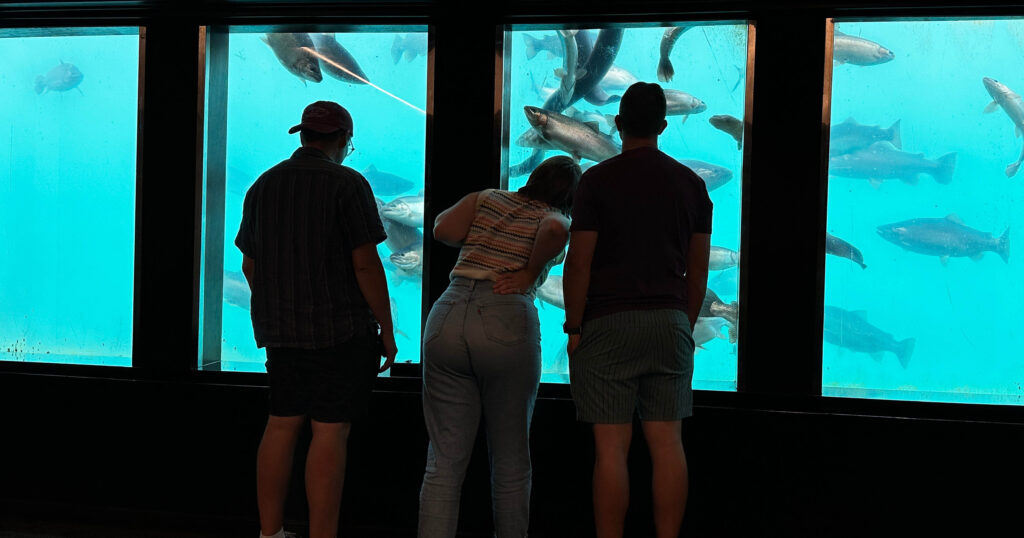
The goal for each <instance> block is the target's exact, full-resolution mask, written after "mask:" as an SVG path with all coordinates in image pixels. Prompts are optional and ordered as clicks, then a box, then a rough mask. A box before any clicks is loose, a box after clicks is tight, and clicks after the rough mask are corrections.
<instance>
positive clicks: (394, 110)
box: [204, 32, 427, 372]
mask: <svg viewBox="0 0 1024 538" xmlns="http://www.w3.org/2000/svg"><path fill="white" fill-rule="evenodd" d="M396 35H399V36H401V39H403V40H404V39H406V38H408V37H409V36H412V35H417V36H420V37H422V38H423V39H424V40H425V37H426V34H425V33H422V32H421V33H405V32H403V33H400V34H394V33H358V34H337V35H336V37H337V40H338V42H339V43H341V45H342V46H343V47H345V49H346V50H347V51H348V52H349V53H351V55H352V56H353V57H354V58H355V60H356V62H357V63H358V64H359V66H360V67H361V68H362V71H363V72H364V73H365V74H366V76H367V78H368V80H369V82H370V83H372V84H373V85H375V86H376V87H373V86H371V85H368V84H353V83H350V82H343V81H341V80H337V79H335V78H332V77H330V76H329V75H327V74H326V73H324V74H323V80H322V81H321V82H319V83H315V82H311V81H306V82H304V81H303V80H301V79H300V78H298V77H297V76H295V75H293V74H292V73H290V72H289V71H287V70H286V69H285V68H284V67H283V66H282V64H281V63H280V62H279V61H278V59H277V57H276V56H275V55H274V52H273V51H272V50H271V49H270V47H269V46H268V45H267V44H265V43H264V42H263V41H262V40H261V38H262V37H263V36H264V34H262V33H233V34H231V35H230V36H229V53H228V99H227V102H228V111H227V114H228V125H227V167H228V169H227V174H226V175H227V185H226V201H225V208H224V223H225V242H224V244H223V245H206V246H205V248H223V249H224V270H225V282H226V284H225V286H226V289H225V303H224V311H223V319H222V323H223V325H222V331H223V333H222V338H223V342H222V344H223V345H222V348H221V363H220V368H221V369H222V370H236V371H259V372H262V371H264V361H265V360H266V356H265V353H264V351H263V350H262V349H258V348H257V347H256V342H255V340H254V339H253V334H252V322H251V320H250V317H249V310H248V307H247V297H244V296H241V297H240V296H239V295H242V291H245V292H247V289H244V290H241V291H240V290H239V289H238V286H235V288H231V286H232V285H234V284H233V283H238V281H239V276H240V275H239V272H240V270H241V265H242V255H241V253H240V252H239V251H238V249H237V248H236V247H235V246H234V238H235V234H236V233H237V232H238V226H239V223H240V222H241V218H242V201H243V199H244V196H245V192H246V191H247V190H248V188H249V186H250V185H251V184H252V183H253V182H254V181H255V180H256V178H257V177H259V175H260V174H261V173H263V172H264V171H265V170H267V169H268V168H270V167H272V166H274V165H275V164H277V163H278V162H280V161H282V160H284V159H286V158H288V157H289V156H290V155H291V153H292V152H293V151H294V150H295V149H296V148H298V147H299V135H298V134H294V135H289V134H288V128H290V127H291V126H292V125H295V124H297V123H298V122H299V119H300V117H301V115H302V110H303V108H305V106H306V105H308V104H309V103H312V102H314V101H318V100H329V101H336V102H338V103H340V104H341V105H342V106H344V107H345V108H346V109H348V111H349V112H350V113H351V114H352V118H353V123H354V131H355V134H354V137H353V145H354V146H355V151H354V152H353V153H352V154H351V155H349V156H348V157H347V158H346V159H345V162H344V164H345V165H346V166H349V167H352V168H354V169H355V170H358V171H361V172H362V171H364V170H366V169H367V168H369V167H370V166H376V167H377V168H378V169H379V170H380V171H382V172H387V173H391V174H396V175H398V176H400V177H402V178H404V179H405V180H407V181H408V188H406V189H404V190H403V191H402V192H392V191H394V189H391V191H389V192H391V194H389V195H383V194H379V195H378V198H380V199H381V200H382V201H383V202H385V203H387V202H390V201H392V200H394V199H395V198H398V197H402V196H417V195H419V194H420V193H421V191H422V189H423V177H424V156H425V142H426V113H425V110H426V100H427V58H426V57H425V56H422V55H415V57H412V56H413V55H410V56H409V57H406V58H401V59H399V61H398V62H397V63H395V62H394V60H393V58H392V46H393V45H394V41H395V36H396ZM403 101H404V102H403ZM370 181H371V185H372V184H373V180H372V179H370ZM402 185H405V184H404V183H403V184H402ZM420 228H422V224H421V225H420ZM379 253H380V255H381V259H382V260H383V261H384V265H385V270H386V272H387V275H388V280H389V288H390V291H391V295H392V297H393V299H394V301H393V314H394V317H395V327H396V330H397V331H398V332H397V333H396V340H397V343H398V349H399V352H398V359H397V362H419V341H420V315H421V305H422V302H423V299H422V286H421V274H422V273H420V274H418V275H407V276H400V275H399V274H398V273H397V272H396V268H395V266H394V265H393V264H391V263H390V262H389V257H390V256H391V254H392V252H391V251H390V250H389V249H388V248H387V247H386V246H385V245H383V244H382V245H381V246H380V247H379ZM242 283H243V284H244V280H243V281H242ZM209 322H210V320H204V323H209Z"/></svg>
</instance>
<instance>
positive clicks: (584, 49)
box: [576, 30, 622, 106]
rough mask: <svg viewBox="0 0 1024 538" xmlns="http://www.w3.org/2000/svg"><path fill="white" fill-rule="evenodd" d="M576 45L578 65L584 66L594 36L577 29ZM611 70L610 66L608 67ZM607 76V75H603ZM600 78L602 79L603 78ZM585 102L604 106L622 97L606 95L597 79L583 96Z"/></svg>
mask: <svg viewBox="0 0 1024 538" xmlns="http://www.w3.org/2000/svg"><path fill="white" fill-rule="evenodd" d="M576 47H577V48H578V49H579V55H580V58H579V63H580V67H584V66H585V65H586V63H587V61H588V60H590V54H591V53H592V52H593V51H594V36H593V35H591V32H589V31H583V30H581V31H579V32H577V33H576ZM608 69H609V71H611V69H612V67H610V68H608ZM605 76H607V75H605ZM601 80H604V79H603V78H602V79H601ZM583 99H584V100H586V102H588V103H590V104H592V105H594V106H604V105H607V104H610V103H617V102H619V101H620V100H621V99H622V96H620V95H608V92H606V91H604V88H602V87H601V82H600V81H599V82H598V83H597V85H596V86H594V89H592V90H590V92H589V93H587V94H586V95H584V96H583Z"/></svg>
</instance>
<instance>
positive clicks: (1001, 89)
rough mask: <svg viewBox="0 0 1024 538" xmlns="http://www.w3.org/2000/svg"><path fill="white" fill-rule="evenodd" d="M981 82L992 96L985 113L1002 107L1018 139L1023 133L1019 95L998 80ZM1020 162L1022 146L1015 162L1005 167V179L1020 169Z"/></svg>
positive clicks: (1023, 158) (1023, 153)
mask: <svg viewBox="0 0 1024 538" xmlns="http://www.w3.org/2000/svg"><path fill="white" fill-rule="evenodd" d="M981 82H982V83H983V84H984V85H985V89H986V90H988V94H989V95H991V96H992V102H991V103H989V104H988V106H986V107H985V112H986V113H988V112H995V110H996V108H998V107H1002V109H1003V112H1006V115H1007V116H1009V117H1010V120H1011V121H1013V130H1014V133H1015V134H1016V135H1017V136H1018V137H1019V136H1020V135H1021V132H1024V102H1022V101H1021V98H1020V95H1017V94H1016V93H1015V92H1014V91H1013V90H1011V89H1010V88H1008V87H1006V85H1005V84H1003V83H1001V82H999V81H998V80H995V79H991V78H988V77H985V78H983V79H981ZM1021 162H1024V146H1021V149H1020V157H1018V158H1017V161H1016V162H1012V163H1010V164H1008V165H1007V166H1006V177H1013V176H1014V174H1016V173H1017V170H1019V169H1020V163H1021Z"/></svg>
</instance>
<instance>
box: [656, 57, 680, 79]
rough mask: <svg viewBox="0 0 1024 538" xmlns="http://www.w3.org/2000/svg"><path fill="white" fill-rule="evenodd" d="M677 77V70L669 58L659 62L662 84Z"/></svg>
mask: <svg viewBox="0 0 1024 538" xmlns="http://www.w3.org/2000/svg"><path fill="white" fill-rule="evenodd" d="M675 75H676V70H675V69H674V68H673V67H672V60H669V59H668V57H665V58H662V59H661V61H659V62H658V80H660V81H661V82H671V81H672V77H674V76H675Z"/></svg>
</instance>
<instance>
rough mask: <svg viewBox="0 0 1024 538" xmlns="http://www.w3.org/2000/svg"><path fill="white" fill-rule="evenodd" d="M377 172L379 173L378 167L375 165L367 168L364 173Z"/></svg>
mask: <svg viewBox="0 0 1024 538" xmlns="http://www.w3.org/2000/svg"><path fill="white" fill-rule="evenodd" d="M376 171H377V165H375V164H371V165H370V166H367V167H366V170H364V172H370V173H373V172H376Z"/></svg>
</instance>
